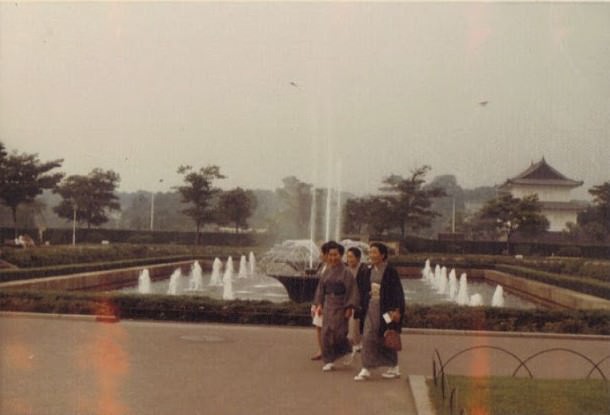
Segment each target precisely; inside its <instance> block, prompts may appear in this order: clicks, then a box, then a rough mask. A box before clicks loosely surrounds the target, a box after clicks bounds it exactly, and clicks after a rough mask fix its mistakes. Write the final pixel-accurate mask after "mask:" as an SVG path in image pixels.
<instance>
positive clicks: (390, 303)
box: [356, 264, 405, 336]
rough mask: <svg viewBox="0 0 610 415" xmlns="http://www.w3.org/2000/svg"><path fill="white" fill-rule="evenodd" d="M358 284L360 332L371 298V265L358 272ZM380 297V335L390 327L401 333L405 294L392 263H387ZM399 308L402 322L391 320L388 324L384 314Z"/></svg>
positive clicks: (382, 278)
mask: <svg viewBox="0 0 610 415" xmlns="http://www.w3.org/2000/svg"><path fill="white" fill-rule="evenodd" d="M356 281H357V284H358V291H359V293H360V309H359V311H358V317H359V318H360V332H361V333H362V331H363V329H364V320H365V318H366V313H367V310H368V307H369V301H370V299H371V267H366V268H364V270H362V272H358V275H357V277H356ZM379 294H380V297H379V307H380V313H379V314H380V319H381V324H380V325H379V335H380V336H383V333H384V332H385V331H386V330H387V329H388V328H391V329H394V330H397V331H398V332H399V333H400V331H401V328H402V322H403V319H404V316H405V294H404V290H403V289H402V284H401V282H400V277H399V276H398V272H397V271H396V269H395V268H394V267H392V266H391V265H389V264H388V265H387V266H386V268H385V271H384V272H383V276H382V277H381V291H380V293H379ZM396 309H398V310H399V311H400V322H391V323H389V324H386V322H385V320H384V319H383V314H384V313H387V312H388V311H391V310H396Z"/></svg>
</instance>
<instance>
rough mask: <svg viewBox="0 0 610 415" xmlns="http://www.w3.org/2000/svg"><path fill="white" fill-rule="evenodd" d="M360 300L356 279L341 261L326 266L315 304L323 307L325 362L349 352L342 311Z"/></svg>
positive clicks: (356, 304) (323, 357) (345, 319)
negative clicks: (332, 265) (331, 265)
mask: <svg viewBox="0 0 610 415" xmlns="http://www.w3.org/2000/svg"><path fill="white" fill-rule="evenodd" d="M358 303H359V298H358V290H357V287H356V281H355V280H354V277H353V276H352V274H351V272H350V271H349V269H347V267H345V265H344V264H342V263H340V264H337V265H336V266H334V267H330V266H327V267H326V270H325V271H324V273H323V274H322V276H321V278H320V282H319V283H318V288H317V289H316V295H315V298H314V304H316V305H321V306H322V316H323V323H322V359H323V360H324V363H331V362H334V361H335V360H336V359H337V358H339V357H341V356H343V355H345V354H347V353H350V352H351V351H352V346H351V344H350V342H349V340H348V339H347V330H348V319H347V318H345V310H347V309H348V308H352V309H354V308H356V307H357V306H358Z"/></svg>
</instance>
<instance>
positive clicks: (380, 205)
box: [344, 196, 396, 235]
mask: <svg viewBox="0 0 610 415" xmlns="http://www.w3.org/2000/svg"><path fill="white" fill-rule="evenodd" d="M391 209H392V208H391V206H390V203H389V202H388V200H387V198H385V197H381V196H369V197H364V198H356V199H349V200H348V201H347V202H346V204H345V215H344V216H345V217H344V225H345V229H346V230H347V231H348V232H356V233H361V232H363V230H364V229H366V230H367V232H368V233H372V234H375V235H381V234H383V233H384V232H385V231H387V230H388V229H390V228H392V227H393V226H394V225H395V224H396V221H395V220H394V219H393V217H392V210H391Z"/></svg>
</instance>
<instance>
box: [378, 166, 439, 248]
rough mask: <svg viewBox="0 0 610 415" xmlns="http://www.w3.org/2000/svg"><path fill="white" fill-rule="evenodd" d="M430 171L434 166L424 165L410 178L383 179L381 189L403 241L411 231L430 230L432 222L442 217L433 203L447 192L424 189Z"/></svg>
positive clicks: (413, 172) (414, 171) (433, 188)
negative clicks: (439, 216)
mask: <svg viewBox="0 0 610 415" xmlns="http://www.w3.org/2000/svg"><path fill="white" fill-rule="evenodd" d="M429 171H430V166H422V167H419V168H416V169H415V170H413V171H412V172H411V176H410V177H408V178H406V179H405V178H403V177H402V176H398V175H391V176H389V177H386V178H385V179H384V180H383V186H382V187H381V188H380V190H381V191H382V192H384V193H386V196H385V198H386V200H387V201H388V203H389V204H390V210H391V212H392V217H393V218H394V220H395V224H396V226H398V227H399V228H400V234H401V237H402V238H403V239H404V237H405V235H406V230H407V228H411V229H414V230H417V229H420V228H425V227H429V226H430V224H431V221H432V219H433V218H434V217H436V216H438V213H437V212H435V211H434V210H433V209H432V208H431V205H432V200H433V199H434V198H437V197H441V196H444V195H445V192H444V190H442V189H440V188H437V187H431V188H428V189H424V188H423V185H424V183H425V177H426V174H427V173H428V172H429Z"/></svg>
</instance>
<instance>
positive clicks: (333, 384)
mask: <svg viewBox="0 0 610 415" xmlns="http://www.w3.org/2000/svg"><path fill="white" fill-rule="evenodd" d="M403 344H404V346H405V350H404V351H403V352H401V354H400V356H399V360H400V366H401V371H402V373H403V378H401V379H399V380H383V379H381V378H380V377H379V376H378V375H377V376H376V378H375V379H373V380H371V381H367V382H362V383H357V382H354V381H353V376H354V375H355V374H356V372H357V370H358V366H359V358H357V359H356V361H355V362H354V364H353V365H352V366H351V367H346V368H343V367H341V368H340V369H339V370H337V371H334V372H331V373H322V372H321V366H322V364H321V363H320V362H312V361H310V360H309V356H310V355H311V354H312V352H313V351H314V350H315V338H314V331H313V329H310V328H288V327H273V326H236V325H219V324H186V323H184V324H181V323H157V322H141V321H121V322H119V323H100V322H94V321H93V320H92V319H91V318H89V317H76V318H69V317H65V316H56V317H55V318H53V317H52V316H48V315H23V314H12V313H0V413H1V414H5V415H13V414H49V415H53V414H58V415H59V414H61V415H65V414H70V415H72V414H99V415H118V414H121V415H123V414H133V415H138V414H147V415H149V414H248V415H256V414H265V415H268V414H296V415H300V414H307V415H310V414H316V415H325V414H333V415H334V414H349V415H358V414H384V415H385V414H389V415H392V414H403V415H409V414H416V413H417V411H416V409H415V404H414V399H413V396H412V393H411V390H410V387H409V383H408V381H407V380H406V376H404V375H423V376H431V373H432V358H433V355H434V351H435V349H437V350H438V351H439V354H440V355H441V357H442V359H443V361H447V360H448V359H449V358H450V357H451V356H452V355H454V354H455V353H458V352H459V351H461V350H464V349H466V348H469V347H476V349H474V350H472V351H471V352H468V353H464V354H462V355H460V356H458V357H456V358H455V359H454V360H453V361H452V362H451V363H449V365H448V366H447V372H448V373H453V374H466V375H473V374H497V375H507V376H510V375H511V374H512V372H513V370H514V369H515V368H516V367H517V366H518V364H519V362H518V360H515V358H514V357H512V356H511V355H509V354H506V353H504V352H501V351H499V350H497V349H496V348H503V349H506V350H508V351H510V352H511V353H513V354H514V355H516V356H517V357H518V358H520V359H521V360H524V359H526V358H527V357H529V356H531V355H532V354H534V353H537V352H540V351H543V350H545V349H551V348H554V349H557V348H560V349H568V350H573V351H575V352H577V353H580V354H582V355H584V356H587V358H588V359H590V360H591V361H593V362H596V363H597V362H600V361H602V360H603V359H604V357H606V356H608V355H609V354H610V337H607V336H552V335H551V336H548V335H547V336H544V335H535V336H531V335H497V334H493V333H477V334H472V333H467V332H452V331H426V330H408V331H407V333H405V334H403ZM528 367H529V369H530V370H531V371H532V372H533V374H534V376H535V377H551V378H553V377H555V378H584V377H585V376H586V375H587V373H588V372H589V371H590V369H591V364H590V363H589V362H588V361H586V360H584V359H583V358H582V357H581V356H578V355H576V354H574V353H572V352H565V351H553V352H549V353H545V354H543V355H541V356H539V357H538V358H535V359H532V360H531V361H530V362H528ZM600 368H601V369H603V370H604V371H605V373H606V375H607V376H608V375H610V359H606V360H605V361H603V362H602V363H601V364H600ZM520 374H522V375H526V372H524V371H523V369H522V370H521V372H520ZM594 377H596V375H594ZM597 377H599V376H597ZM419 393H420V394H421V392H419ZM420 398H421V396H420Z"/></svg>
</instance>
